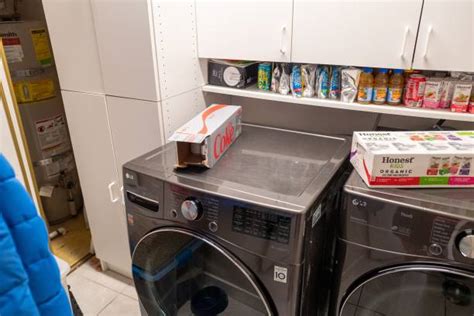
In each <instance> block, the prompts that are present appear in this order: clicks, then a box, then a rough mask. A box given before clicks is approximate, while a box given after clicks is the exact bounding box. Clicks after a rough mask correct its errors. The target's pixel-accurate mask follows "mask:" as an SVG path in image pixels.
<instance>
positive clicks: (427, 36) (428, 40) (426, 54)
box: [423, 25, 433, 59]
mask: <svg viewBox="0 0 474 316" xmlns="http://www.w3.org/2000/svg"><path fill="white" fill-rule="evenodd" d="M431 33H433V26H432V25H430V26H429V27H428V34H426V44H425V51H424V53H423V58H425V59H426V58H427V56H428V47H429V46H430V39H431Z"/></svg>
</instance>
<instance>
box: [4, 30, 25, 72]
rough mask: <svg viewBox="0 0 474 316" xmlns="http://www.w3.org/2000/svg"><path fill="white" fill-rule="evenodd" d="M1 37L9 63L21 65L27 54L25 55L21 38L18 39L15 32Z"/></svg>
mask: <svg viewBox="0 0 474 316" xmlns="http://www.w3.org/2000/svg"><path fill="white" fill-rule="evenodd" d="M11 35H13V36H11ZM0 36H1V37H2V43H3V48H4V49H5V56H6V57H7V62H8V63H9V64H13V63H21V62H22V61H23V58H24V57H25V54H24V53H23V48H22V47H21V42H20V37H18V36H17V35H16V33H14V32H10V33H7V34H0ZM5 36H8V37H5ZM10 36H11V37H10Z"/></svg>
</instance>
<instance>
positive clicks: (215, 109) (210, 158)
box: [169, 104, 242, 168]
mask: <svg viewBox="0 0 474 316" xmlns="http://www.w3.org/2000/svg"><path fill="white" fill-rule="evenodd" d="M241 113H242V107H240V106H236V105H225V104H213V105H211V106H209V107H208V108H206V109H205V110H204V111H202V112H201V113H200V114H199V115H198V116H196V117H194V118H193V119H192V120H191V121H189V122H188V123H186V124H184V125H183V126H181V127H180V128H179V129H178V130H177V131H176V132H174V134H173V135H172V136H171V137H170V138H169V141H175V142H176V146H177V150H178V161H177V165H176V166H177V167H178V168H186V167H187V166H204V167H208V168H212V166H214V164H215V163H216V162H217V160H219V158H220V157H221V156H222V154H223V153H224V152H225V151H226V150H227V149H228V148H229V147H230V145H231V144H232V143H233V142H234V141H235V139H236V138H237V137H238V136H239V135H240V132H241V130H242V127H241Z"/></svg>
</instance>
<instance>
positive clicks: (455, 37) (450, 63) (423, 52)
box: [413, 0, 474, 71]
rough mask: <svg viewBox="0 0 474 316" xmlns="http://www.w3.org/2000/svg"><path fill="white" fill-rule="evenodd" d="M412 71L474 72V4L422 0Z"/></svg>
mask: <svg viewBox="0 0 474 316" xmlns="http://www.w3.org/2000/svg"><path fill="white" fill-rule="evenodd" d="M413 68H415V69H432V70H457V71H474V1H473V0H452V1H447V0H446V1H440V0H425V3H424V5H423V14H422V16H421V24H420V32H419V34H418V41H417V44H416V52H415V59H414V62H413Z"/></svg>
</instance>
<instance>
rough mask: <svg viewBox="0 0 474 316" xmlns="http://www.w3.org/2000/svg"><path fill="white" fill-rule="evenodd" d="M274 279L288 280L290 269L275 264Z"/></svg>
mask: <svg viewBox="0 0 474 316" xmlns="http://www.w3.org/2000/svg"><path fill="white" fill-rule="evenodd" d="M273 281H276V282H280V283H287V282H288V269H287V268H285V267H279V266H275V268H274V270H273Z"/></svg>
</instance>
